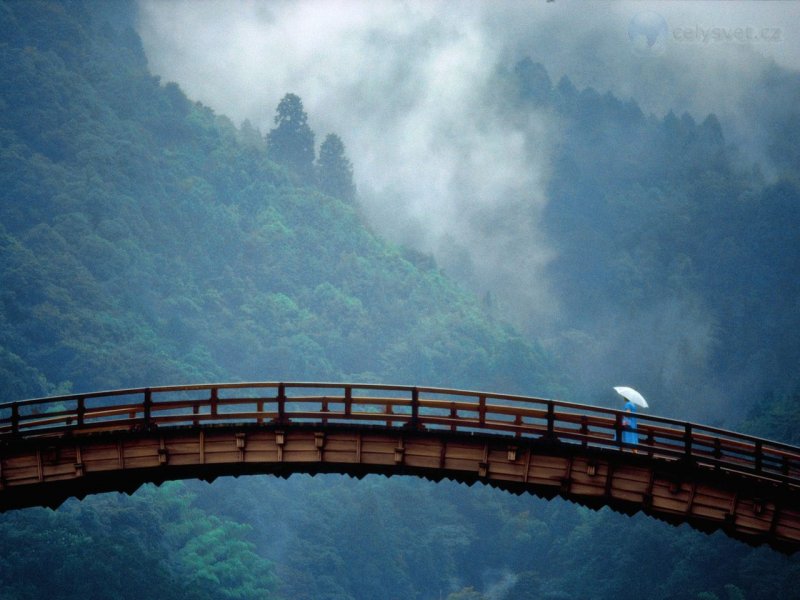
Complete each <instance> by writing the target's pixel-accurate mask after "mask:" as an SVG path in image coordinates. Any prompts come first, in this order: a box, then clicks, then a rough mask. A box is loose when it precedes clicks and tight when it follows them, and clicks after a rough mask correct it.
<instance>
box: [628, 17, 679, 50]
mask: <svg viewBox="0 0 800 600" xmlns="http://www.w3.org/2000/svg"><path fill="white" fill-rule="evenodd" d="M668 34H669V28H668V27H667V21H666V20H665V19H664V17H662V16H661V15H660V14H658V13H656V12H653V11H650V10H648V11H644V12H640V13H639V14H637V15H635V16H634V17H633V18H632V19H631V22H630V24H629V25H628V38H629V39H630V40H631V43H632V44H633V51H634V52H636V54H639V55H641V56H661V55H662V54H664V52H665V51H666V49H667V36H668Z"/></svg>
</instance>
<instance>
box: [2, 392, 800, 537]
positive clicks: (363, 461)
mask: <svg viewBox="0 0 800 600" xmlns="http://www.w3.org/2000/svg"><path fill="white" fill-rule="evenodd" d="M637 417H638V421H639V428H638V434H639V443H638V444H637V445H636V446H631V445H628V444H625V443H623V442H622V441H621V439H622V436H621V435H620V434H621V432H622V431H623V413H622V412H620V411H617V410H612V409H604V408H598V407H592V406H585V405H580V404H574V403H569V402H561V401H555V400H546V399H541V398H529V397H522V396H513V395H506V394H492V393H485V392H472V391H464V390H450V389H441V388H427V387H411V386H390V385H371V384H366V385H362V384H358V385H357V384H341V383H233V384H214V385H191V386H170V387H153V388H140V389H127V390H116V391H110V392H95V393H89V394H74V395H67V396H59V397H53V398H37V399H32V400H24V401H19V402H12V403H7V404H2V405H0V510H8V509H12V508H21V507H27V506H50V507H57V506H58V505H60V504H61V503H62V502H63V501H64V500H66V499H67V498H69V497H71V496H77V497H79V498H82V497H84V496H85V495H87V494H91V493H96V492H104V491H113V490H118V491H125V492H128V493H131V492H133V491H134V490H136V489H137V488H138V487H139V486H140V485H142V484H143V483H145V482H155V483H161V482H163V481H166V480H170V479H185V478H200V479H205V480H212V479H214V478H216V477H218V476H222V475H241V474H255V473H271V474H276V475H281V476H288V475H289V474H292V473H300V472H304V473H312V474H314V473H331V472H334V473H345V474H350V475H355V476H363V475H366V474H369V473H380V474H384V475H395V474H406V475H416V476H419V477H425V478H428V479H431V480H441V479H443V478H449V479H454V480H457V481H461V482H466V483H474V482H478V481H480V482H484V483H486V484H488V485H492V486H495V487H498V488H502V489H505V490H508V491H511V492H514V493H522V492H530V493H533V494H536V495H538V496H543V497H546V498H552V497H554V496H561V497H563V498H566V499H568V500H571V501H574V502H578V503H580V504H583V505H587V506H590V507H593V508H599V507H602V506H609V507H611V508H612V509H614V510H616V511H619V512H623V513H627V514H633V513H635V512H638V511H642V512H644V513H646V514H648V515H652V516H654V517H656V518H659V519H662V520H665V521H668V522H670V523H673V524H679V523H689V524H691V525H692V526H693V527H695V528H697V529H700V530H702V531H706V532H711V531H715V530H722V531H724V532H726V533H727V534H728V535H730V536H732V537H734V538H737V539H740V540H744V541H745V542H748V543H750V544H753V545H757V544H769V545H770V546H772V547H774V548H776V549H778V550H780V551H783V552H789V553H791V552H794V551H796V550H797V549H798V548H800V448H796V447H793V446H788V445H785V444H779V443H776V442H772V441H768V440H764V439H760V438H756V437H751V436H747V435H741V434H738V433H734V432H730V431H725V430H722V429H718V428H714V427H706V426H702V425H697V424H694V423H686V422H681V421H676V420H672V419H665V418H659V417H654V416H650V415H647V414H640V415H637Z"/></svg>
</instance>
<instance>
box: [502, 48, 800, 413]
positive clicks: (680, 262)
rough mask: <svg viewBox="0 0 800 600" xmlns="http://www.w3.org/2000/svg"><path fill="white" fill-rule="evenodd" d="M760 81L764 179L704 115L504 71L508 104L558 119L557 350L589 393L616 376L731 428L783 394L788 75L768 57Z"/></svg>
mask: <svg viewBox="0 0 800 600" xmlns="http://www.w3.org/2000/svg"><path fill="white" fill-rule="evenodd" d="M765 79H770V80H772V83H771V84H769V85H768V84H767V83H766V82H765V83H764V87H765V89H767V88H768V89H774V91H775V93H774V94H772V95H771V100H770V102H769V103H767V102H765V103H764V111H763V112H764V114H769V115H770V116H771V117H772V119H773V121H772V122H771V123H770V126H769V128H768V130H769V134H768V135H767V137H768V139H769V142H768V144H767V146H768V148H769V157H768V158H765V160H767V161H768V169H767V170H769V171H770V172H772V173H773V174H772V175H771V176H770V178H769V179H766V178H765V177H764V176H762V175H761V168H760V167H759V165H758V164H756V165H753V164H748V163H745V162H744V161H743V157H742V153H741V152H740V151H739V150H738V149H737V148H736V147H734V146H732V145H731V144H729V143H728V142H727V141H726V139H725V136H724V135H723V129H722V127H721V125H720V122H719V121H718V119H717V118H716V117H715V116H714V115H713V114H711V115H707V116H705V117H704V118H703V119H701V120H700V121H699V122H697V121H695V119H694V118H693V117H692V116H691V115H689V114H683V115H680V116H678V115H675V114H673V113H672V112H670V113H668V114H667V115H666V116H665V117H664V118H656V117H654V116H652V115H649V116H648V115H645V114H643V112H642V111H641V109H640V108H639V106H638V105H637V104H636V102H635V101H633V100H625V101H623V100H620V99H619V98H616V97H615V96H613V95H612V94H610V93H606V94H602V95H601V94H600V93H598V92H597V91H595V90H593V89H591V88H586V89H583V90H578V89H576V88H575V86H574V85H573V84H572V83H571V82H570V80H569V78H568V77H562V78H561V79H560V80H559V81H558V82H557V83H554V82H552V81H551V80H550V77H549V75H548V73H547V71H546V69H545V68H544V66H542V65H541V64H538V63H534V62H533V61H532V60H530V59H523V60H521V61H520V62H518V63H517V64H516V65H515V66H514V67H513V68H512V69H510V70H509V72H508V73H506V80H508V81H512V82H513V83H512V84H511V85H509V86H508V87H509V88H510V89H511V90H512V91H513V93H509V94H508V95H507V97H508V98H513V101H509V104H510V107H509V109H508V110H509V112H510V114H512V115H516V118H517V119H523V118H524V115H525V114H528V113H529V112H531V111H539V112H541V111H545V112H546V113H548V114H550V115H551V118H552V120H553V121H555V122H557V123H558V124H559V128H558V143H557V149H556V151H555V153H554V156H553V159H552V160H553V162H554V167H553V172H552V177H551V180H550V183H549V191H548V193H549V196H550V201H549V202H548V204H547V206H546V207H545V210H544V217H543V221H544V231H545V232H546V234H547V235H548V237H549V239H550V241H551V243H552V244H553V246H554V247H555V249H556V257H555V258H554V260H553V261H552V262H551V263H550V265H549V267H548V274H549V277H550V278H551V280H552V281H553V282H554V284H553V285H554V286H555V288H556V289H557V290H558V294H557V296H558V298H559V300H560V302H561V305H562V307H563V310H564V313H565V315H564V316H563V318H562V320H561V325H562V327H563V330H562V331H561V332H559V335H560V336H561V337H560V340H559V341H558V342H557V343H556V344H554V347H557V348H559V349H560V351H561V353H562V356H563V357H564V358H565V362H564V363H563V364H564V368H565V370H567V371H568V372H570V373H571V374H573V375H575V376H576V378H583V380H584V381H577V380H576V381H574V383H575V387H576V388H578V389H581V388H582V391H581V393H582V394H585V395H587V396H588V397H589V398H594V396H595V395H596V393H597V392H596V390H598V389H603V387H604V385H602V383H601V382H605V381H607V380H608V378H609V377H611V378H614V379H617V380H625V379H626V377H628V378H632V379H629V380H635V381H637V382H641V386H642V387H643V388H645V389H648V390H651V391H652V393H653V396H654V397H658V398H659V401H660V406H659V410H660V411H661V412H662V413H672V414H674V415H676V416H679V417H681V418H683V417H684V416H687V415H688V416H690V417H691V418H701V419H703V420H705V421H708V420H719V422H721V423H725V425H727V426H734V425H735V423H736V421H737V420H739V419H741V418H742V416H743V415H744V414H745V412H746V411H747V410H748V409H750V408H752V407H753V406H754V405H761V404H763V403H764V402H765V400H767V399H769V398H770V397H773V396H775V397H784V396H786V395H791V394H792V393H795V392H796V390H797V387H798V384H800V381H798V368H797V367H798V364H800V344H798V343H797V339H798V336H797V334H798V333H799V332H800V313H799V312H798V311H797V305H798V300H800V277H798V275H799V274H800V232H799V231H798V229H797V227H796V224H797V223H798V222H800V178H798V166H800V165H799V164H798V163H797V161H796V160H793V159H792V157H793V156H796V154H797V151H798V150H797V147H798V142H797V140H798V139H800V138H799V137H798V133H800V132H798V130H797V126H798V125H797V124H798V122H800V121H798V117H800V113H798V109H797V102H796V100H798V99H800V75H798V74H797V73H791V72H786V71H782V70H781V69H779V68H778V67H776V66H773V67H772V68H771V69H770V70H769V71H768V73H767V75H765ZM779 97H780V98H782V99H783V102H784V103H785V104H784V105H783V107H782V108H781V109H780V110H778V109H777V108H776V106H775V105H778V104H779V103H780V101H779V100H778V98H779ZM770 104H771V105H773V106H770ZM766 118H767V117H765V116H764V115H762V116H760V117H759V119H766ZM778 123H780V124H781V125H780V126H778ZM530 143H535V140H531V141H530ZM598 367H601V368H598ZM594 401H596V400H594ZM726 420H727V422H726Z"/></svg>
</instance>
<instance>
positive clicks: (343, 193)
mask: <svg viewBox="0 0 800 600" xmlns="http://www.w3.org/2000/svg"><path fill="white" fill-rule="evenodd" d="M317 180H318V182H319V188H320V189H321V190H322V191H323V192H325V193H326V194H330V195H331V196H336V197H337V198H341V199H342V200H349V201H352V200H353V199H354V198H355V194H356V188H355V185H354V184H353V165H352V164H351V163H350V160H349V159H348V158H347V156H345V151H344V144H343V143H342V140H341V138H340V137H339V136H338V135H336V134H335V133H330V134H328V135H327V137H326V138H325V141H324V142H322V145H321V146H320V148H319V159H318V160H317Z"/></svg>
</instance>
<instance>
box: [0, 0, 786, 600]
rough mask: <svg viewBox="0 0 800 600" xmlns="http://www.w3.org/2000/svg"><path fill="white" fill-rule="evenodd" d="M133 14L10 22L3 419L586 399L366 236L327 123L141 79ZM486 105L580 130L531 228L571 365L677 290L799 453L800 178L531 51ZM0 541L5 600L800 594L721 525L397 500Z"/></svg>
mask: <svg viewBox="0 0 800 600" xmlns="http://www.w3.org/2000/svg"><path fill="white" fill-rule="evenodd" d="M134 15H135V5H133V4H129V3H127V2H119V3H117V2H113V3H111V2H109V3H95V2H79V1H76V2H38V1H16V2H15V1H10V2H2V3H0V53H2V59H1V60H0V72H1V73H2V79H1V80H0V82H1V83H2V85H1V86H0V109H1V110H0V178H1V179H0V384H2V385H0V397H1V398H2V400H4V401H5V400H12V399H20V398H23V397H31V396H39V395H45V394H53V393H60V392H70V391H75V392H79V391H91V390H96V389H107V388H117V387H126V386H140V385H154V384H170V383H190V382H203V381H211V380H276V379H280V380H292V379H295V380H358V381H385V382H392V383H425V384H429V385H446V386H452V387H460V388H479V389H488V390H497V391H504V392H519V393H529V394H536V395H541V396H555V397H571V396H572V395H573V394H575V395H580V394H581V393H582V392H581V390H582V381H581V376H580V369H579V368H578V365H575V364H571V363H570V356H571V355H570V348H569V346H568V345H565V343H564V342H562V343H561V344H560V345H559V346H558V347H556V348H552V349H547V348H546V347H545V346H544V345H543V344H540V343H538V342H537V341H536V340H534V339H530V337H528V336H523V335H521V334H520V333H518V332H517V331H516V330H515V329H513V328H512V327H511V326H509V325H507V324H505V323H504V322H503V321H502V319H501V318H499V317H498V316H497V315H496V314H494V312H493V311H491V310H489V309H488V307H487V306H485V304H484V303H482V302H481V301H480V300H479V299H476V298H475V297H473V295H472V294H471V293H469V292H468V291H466V290H465V289H463V288H461V287H460V286H459V285H458V283H457V282H454V281H453V280H451V279H450V278H448V277H447V276H446V274H445V273H443V272H442V270H441V269H439V268H438V267H437V265H436V263H435V261H434V260H433V259H432V258H431V257H430V256H427V255H424V254H421V253H419V252H416V251H414V250H413V249H409V248H405V247H401V246H396V245H392V244H389V243H387V242H386V241H384V240H383V239H381V238H380V237H379V236H378V235H376V234H375V233H374V232H373V231H372V230H371V228H370V227H369V225H368V224H367V223H366V222H365V219H364V217H363V215H362V213H361V211H360V209H359V205H358V197H357V194H356V191H355V187H354V185H353V170H354V169H358V165H357V164H355V165H354V164H352V163H351V161H350V159H349V157H348V156H347V153H346V141H347V132H346V131H343V132H335V133H334V132H324V133H320V132H314V131H312V129H311V128H310V126H309V124H308V119H307V115H306V113H305V110H304V108H303V104H302V98H300V97H299V96H298V95H297V94H295V93H292V91H291V90H285V91H284V90H282V91H281V93H284V94H285V95H284V96H283V100H282V101H281V103H280V104H279V105H278V106H277V107H265V110H268V111H272V110H274V111H275V118H274V127H273V128H271V129H270V131H268V132H265V133H262V132H260V131H258V130H257V129H255V128H254V127H253V126H252V125H251V124H249V123H244V124H242V125H241V126H237V125H235V124H234V123H232V122H231V121H230V120H229V119H227V118H226V117H225V116H222V115H218V114H215V112H214V111H213V110H211V109H210V108H208V107H206V106H203V105H202V104H200V103H196V102H193V101H192V100H190V99H189V98H187V97H186V95H185V94H184V93H183V92H182V91H181V89H180V87H179V86H178V85H176V84H174V83H165V82H162V81H160V80H159V79H158V78H156V77H154V76H153V75H152V74H151V73H150V72H149V70H148V66H147V58H146V56H145V54H144V51H143V49H142V45H141V42H140V40H139V37H138V36H137V34H136V32H135V31H134V29H133V25H134V24H135V21H134V20H133V16H134ZM787 85H789V84H788V83H787ZM497 86H498V89H501V90H503V92H504V93H503V102H502V106H501V107H498V110H503V111H506V113H507V114H509V115H511V116H512V117H513V116H514V115H517V116H518V117H519V118H523V117H524V113H525V111H526V110H527V109H529V108H530V107H531V106H537V107H542V106H545V107H548V109H549V110H552V111H554V112H555V113H558V114H559V115H560V118H561V119H563V122H565V123H567V124H568V126H567V130H566V133H565V135H564V137H563V145H562V147H561V148H560V150H559V156H558V160H557V162H556V165H557V168H556V169H555V173H554V177H553V179H552V182H551V187H552V190H551V191H552V195H553V198H554V201H553V202H552V203H551V204H550V205H549V208H548V213H547V215H546V219H547V220H546V224H547V227H548V229H549V231H550V232H551V234H553V236H554V238H555V237H557V239H559V240H560V246H559V248H558V250H559V258H558V260H557V262H556V263H555V264H554V267H553V268H554V274H555V276H557V278H558V286H559V289H560V290H561V292H562V295H563V296H564V298H565V299H572V300H573V301H574V304H573V305H569V304H568V309H569V311H570V315H571V317H570V318H571V319H572V321H573V323H574V330H575V331H581V332H582V333H581V335H580V336H573V338H572V343H575V344H580V343H586V339H587V338H588V339H591V337H592V336H597V335H600V332H602V326H598V325H596V323H597V322H598V321H597V320H593V317H595V318H596V317H598V315H599V316H603V317H607V318H608V319H613V318H616V319H629V320H632V321H636V319H637V318H638V317H640V316H642V315H641V314H640V312H639V311H640V310H641V307H642V306H646V305H648V304H650V303H653V302H658V299H659V298H660V297H663V296H665V295H673V296H674V295H675V293H676V291H677V292H679V293H678V296H679V297H680V298H681V299H682V303H681V304H680V307H679V308H680V310H688V311H699V312H702V313H703V314H705V313H706V312H708V313H710V314H712V315H713V318H712V319H710V320H711V321H713V324H714V325H713V328H712V333H713V335H714V336H715V339H717V340H718V343H715V344H714V346H713V348H714V353H715V354H714V356H713V357H712V360H711V364H713V365H714V366H715V367H716V369H715V371H714V374H715V376H716V377H718V378H719V380H723V379H725V378H729V377H733V376H734V375H741V376H742V377H744V376H747V377H748V382H755V381H757V382H758V383H759V385H762V386H763V389H764V390H765V391H764V394H763V396H761V397H760V398H759V400H760V401H759V403H758V405H757V406H756V407H755V408H754V409H753V410H752V411H751V412H750V413H749V415H748V416H747V419H746V421H744V422H737V423H736V425H737V426H739V427H741V428H746V429H748V430H750V431H754V432H757V433H760V434H764V435H767V436H770V437H776V438H780V439H785V440H787V441H792V442H795V443H796V442H798V440H799V439H800V438H798V433H797V432H798V431H800V429H798V428H797V427H795V426H794V424H795V423H798V420H799V419H798V415H800V409H798V404H797V403H798V394H797V381H796V377H797V372H798V371H797V366H798V357H800V343H798V342H797V335H796V333H797V331H798V314H800V313H798V311H797V310H796V308H797V302H798V298H800V293H798V292H800V290H799V289H798V285H800V284H799V283H798V282H799V281H800V278H798V271H799V270H800V264H799V263H798V252H800V243H798V242H800V240H798V238H797V236H798V233H797V231H796V229H795V228H794V227H793V225H794V224H795V223H796V222H797V219H796V218H795V215H796V211H797V210H799V208H798V207H799V206H800V205H799V204H798V202H800V194H799V193H798V181H797V174H796V173H797V172H796V170H793V169H796V166H797V165H796V162H792V161H791V160H790V159H789V158H787V161H788V162H787V163H785V165H786V166H785V167H784V170H783V171H782V172H781V175H780V176H779V177H778V179H777V180H776V181H774V182H766V181H765V180H764V178H763V177H761V176H760V175H759V174H758V173H753V172H752V171H751V170H748V169H743V168H741V167H740V166H737V165H738V163H737V162H736V161H735V160H734V157H733V156H732V154H733V153H734V150H733V149H731V148H730V147H729V146H728V145H727V144H726V142H725V140H724V136H723V134H722V128H721V125H720V123H719V122H718V121H717V119H716V118H715V117H714V116H713V115H711V116H708V117H707V118H706V119H704V120H703V121H702V122H700V123H696V122H694V121H693V120H692V119H691V118H690V117H688V116H683V117H676V116H675V115H671V114H670V115H667V117H666V118H663V119H658V118H655V117H648V116H646V115H644V114H642V112H641V110H639V109H638V107H637V106H636V105H635V103H633V102H623V101H620V100H619V99H617V98H615V97H613V96H611V95H610V94H609V95H605V96H601V95H599V94H598V93H596V92H595V91H594V90H591V89H584V90H577V89H575V87H574V86H572V84H571V83H570V82H569V80H567V79H566V78H565V79H562V80H561V81H560V82H559V83H558V84H556V85H553V84H552V83H551V81H550V79H549V76H548V75H547V72H546V70H545V69H544V67H543V66H542V65H539V64H537V63H534V62H533V61H532V60H529V59H528V60H521V61H520V62H518V63H517V64H516V65H514V66H511V67H509V68H508V69H507V70H503V71H501V72H499V73H498V82H497ZM795 125H796V123H795ZM780 139H781V140H783V138H780ZM795 139H798V137H795ZM320 142H321V143H320ZM775 142H776V143H775V152H778V153H780V155H781V156H784V157H786V156H787V152H788V151H787V150H786V149H785V148H784V146H786V145H787V144H788V142H786V141H785V140H783V141H782V142H780V144H779V143H778V142H779V138H778V137H776V140H775ZM792 148H793V147H792ZM612 149H613V150H612ZM793 151H794V152H795V155H794V156H796V149H794V150H793ZM590 187H591V190H589V188H590ZM598 189H599V190H601V191H602V193H601V194H600V195H598V193H597V190H598ZM590 191H591V193H590ZM721 214H724V215H725V218H724V219H720V218H719V216H720V215H721ZM600 228H610V229H611V230H612V231H613V235H612V236H610V237H608V236H605V235H604V236H600V235H598V234H597V231H598V230H599V229H600ZM643 230H646V231H648V232H649V233H648V235H644V236H642V235H638V232H641V231H643ZM555 234H558V235H557V236H556V235H555ZM753 282H757V285H754V283H753ZM623 285H624V286H625V289H626V290H630V291H631V292H630V293H627V294H625V295H620V294H618V293H617V290H618V289H619V288H620V287H621V286H623ZM764 289H772V290H776V293H771V294H765V293H764V291H763V290H764ZM587 298H589V299H590V303H589V306H590V307H591V310H588V309H587V302H586V299H587ZM680 310H679V311H678V314H677V315H676V319H679V318H680V316H681V315H680ZM614 315H623V317H620V316H616V317H614ZM668 331H669V324H664V325H663V328H662V333H663V334H664V335H666V334H667V333H668ZM566 339H569V338H566ZM687 351H691V349H687ZM619 358H620V367H619V368H620V370H621V371H622V370H624V368H625V367H626V366H627V365H629V364H631V363H633V362H634V361H636V360H638V361H642V360H649V361H652V362H653V363H654V364H655V362H656V361H657V358H656V357H647V356H642V355H641V353H639V354H638V355H637V351H636V349H632V350H631V355H630V356H621V357H619ZM655 371H656V372H657V377H660V378H668V377H670V373H668V372H665V371H664V370H663V369H655ZM614 375H615V374H614ZM658 385H659V383H658V381H654V382H653V386H654V387H657V386H658ZM687 394H688V390H687ZM687 400H688V398H687ZM676 406H679V405H676ZM0 541H1V542H2V545H3V548H4V551H3V552H2V554H0V567H1V568H0V598H4V599H5V598H8V599H23V598H44V597H48V598H54V599H60V598H64V599H68V598H69V599H72V598H105V597H116V598H138V599H140V598H156V597H158V598H161V597H174V598H185V599H204V598H208V599H211V598H214V599H216V598H231V599H234V598H235V599H250V598H275V599H279V598H298V599H309V600H310V599H315V600H320V599H330V600H333V599H337V600H372V599H378V598H380V599H385V598H418V599H420V600H425V599H437V598H439V599H442V598H448V599H449V600H457V599H461V600H465V599H470V600H483V599H492V600H524V599H527V598H537V599H539V598H550V599H556V598H621V599H624V598H631V599H632V598H641V597H653V598H698V599H704V600H713V599H715V598H716V599H718V600H737V599H740V598H747V599H748V600H751V599H760V598H774V597H792V596H793V595H794V594H795V592H794V581H796V578H797V577H798V576H800V563H798V561H797V559H796V558H787V557H785V556H782V555H780V554H777V553H775V552H773V551H771V550H768V549H764V548H759V549H752V548H749V547H747V546H745V545H743V544H741V543H738V542H734V541H732V540H729V539H727V538H725V537H724V536H723V535H721V534H715V535H712V536H705V535H704V534H701V533H698V532H695V531H693V530H689V529H688V528H686V527H679V528H673V527H670V526H668V525H665V524H663V523H658V522H655V521H653V520H651V519H648V518H645V517H642V516H641V515H639V516H635V517H626V516H621V515H617V514H615V513H612V512H610V511H608V510H603V511H600V512H593V511H590V510H587V509H583V508H578V507H575V506H573V505H571V504H568V503H565V502H562V501H559V500H555V501H552V502H545V501H543V500H539V499H536V498H533V497H530V496H521V497H516V496H511V495H507V494H504V493H501V492H498V491H496V490H491V489H487V488H484V487H481V486H475V487H472V488H468V487H465V486H462V485H457V484H453V483H449V482H442V483H439V484H432V483H428V482H421V481H416V480H408V479H403V478H393V479H390V480H387V479H384V478H380V477H368V478H366V479H364V480H361V481H352V480H349V479H345V478H340V477H335V476H324V477H323V476H318V477H315V478H311V477H306V476H294V477H292V478H290V479H288V480H277V479H274V478H269V477H250V478H243V479H237V480H233V479H227V480H219V481H217V482H215V483H214V484H213V485H208V484H205V483H200V482H185V483H170V484H165V485H163V486H162V487H160V488H155V487H152V486H147V487H145V488H143V489H141V490H139V491H138V492H137V493H136V494H134V495H132V496H130V497H128V496H125V495H120V494H105V495H100V496H94V497H90V498H87V499H86V500H84V501H82V502H78V501H77V500H71V501H69V502H67V503H66V504H65V505H64V506H62V507H61V508H60V509H59V510H57V511H50V510H45V509H28V510H22V511H15V512H10V513H6V514H3V515H0Z"/></svg>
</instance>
